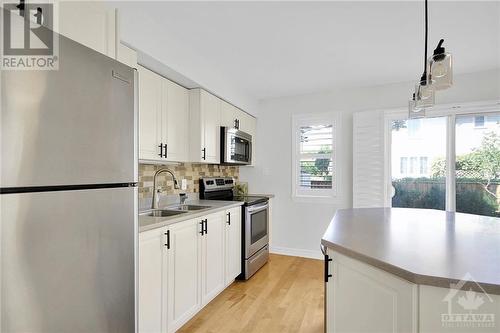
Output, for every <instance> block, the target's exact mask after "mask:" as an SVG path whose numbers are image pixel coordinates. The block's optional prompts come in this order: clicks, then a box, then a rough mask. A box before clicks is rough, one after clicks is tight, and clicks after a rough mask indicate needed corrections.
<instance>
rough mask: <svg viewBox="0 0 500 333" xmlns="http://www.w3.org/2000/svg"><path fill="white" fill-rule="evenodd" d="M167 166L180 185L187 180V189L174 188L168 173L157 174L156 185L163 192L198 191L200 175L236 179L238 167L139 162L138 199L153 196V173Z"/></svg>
mask: <svg viewBox="0 0 500 333" xmlns="http://www.w3.org/2000/svg"><path fill="white" fill-rule="evenodd" d="M165 167H166V168H168V169H169V170H170V171H172V172H173V173H174V174H175V177H176V178H177V180H178V181H179V186H181V181H182V179H186V180H187V190H185V191H182V190H176V189H174V182H173V180H172V177H171V176H170V174H168V173H162V174H161V175H159V176H158V179H157V186H158V188H161V189H162V190H164V191H165V192H164V193H165V194H178V193H182V192H186V193H199V191H200V186H199V182H198V180H199V179H200V178H202V177H233V178H235V179H236V180H238V177H239V172H240V170H239V167H237V166H224V165H215V164H195V163H179V164H175V165H154V164H139V199H145V198H151V197H152V196H153V175H154V174H155V172H156V171H157V170H158V169H160V168H165Z"/></svg>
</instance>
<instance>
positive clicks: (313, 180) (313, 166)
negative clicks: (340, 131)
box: [299, 125, 333, 190]
mask: <svg viewBox="0 0 500 333" xmlns="http://www.w3.org/2000/svg"><path fill="white" fill-rule="evenodd" d="M332 148H333V126H332V125H313V126H301V127H300V148H299V149H300V152H299V154H300V157H299V169H300V174H299V187H300V188H303V189H330V190H331V189H332V184H333V182H332V180H333V179H332V178H333V168H332V164H333V161H332Z"/></svg>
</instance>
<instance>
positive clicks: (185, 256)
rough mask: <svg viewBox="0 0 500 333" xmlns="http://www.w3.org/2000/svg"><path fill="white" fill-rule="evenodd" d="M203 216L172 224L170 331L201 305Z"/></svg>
mask: <svg viewBox="0 0 500 333" xmlns="http://www.w3.org/2000/svg"><path fill="white" fill-rule="evenodd" d="M198 222H199V219H194V220H189V221H185V222H179V223H176V224H173V225H172V226H171V227H169V232H170V235H169V237H170V243H169V246H170V248H169V249H168V251H167V253H168V273H167V275H168V281H167V284H168V287H167V303H168V306H167V311H168V320H167V326H168V332H175V331H176V330H177V329H179V328H180V327H181V326H182V325H184V323H186V322H187V321H188V320H189V318H191V317H192V316H193V315H194V314H195V313H196V312H197V311H198V310H199V308H200V298H199V292H198V287H199V280H200V267H199V258H200V241H201V240H200V238H201V235H200V234H199V230H200V227H199V224H198Z"/></svg>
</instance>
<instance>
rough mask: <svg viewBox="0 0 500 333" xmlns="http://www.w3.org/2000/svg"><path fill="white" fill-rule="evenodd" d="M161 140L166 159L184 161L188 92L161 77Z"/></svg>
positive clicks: (187, 119)
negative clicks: (163, 143)
mask: <svg viewBox="0 0 500 333" xmlns="http://www.w3.org/2000/svg"><path fill="white" fill-rule="evenodd" d="M162 83H163V95H162V96H163V100H162V106H163V111H162V117H163V121H162V122H163V126H162V129H163V132H162V141H164V142H165V145H166V146H165V151H164V153H165V155H166V159H167V161H175V162H185V161H187V160H188V152H189V133H188V127H189V126H188V124H189V93H188V90H187V89H186V88H184V87H181V86H180V85H178V84H176V83H174V82H172V81H170V80H167V79H163V80H162Z"/></svg>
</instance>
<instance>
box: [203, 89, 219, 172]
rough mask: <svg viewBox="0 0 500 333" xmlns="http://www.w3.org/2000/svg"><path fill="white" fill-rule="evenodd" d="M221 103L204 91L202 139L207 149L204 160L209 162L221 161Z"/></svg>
mask: <svg viewBox="0 0 500 333" xmlns="http://www.w3.org/2000/svg"><path fill="white" fill-rule="evenodd" d="M220 105H221V100H220V99H219V98H217V97H216V96H214V95H212V94H209V93H207V92H206V91H202V100H201V122H202V129H203V140H202V141H203V148H204V149H206V152H205V160H204V161H205V162H207V163H220V157H219V156H220V153H219V150H220V147H219V142H220ZM203 148H202V149H203Z"/></svg>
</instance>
